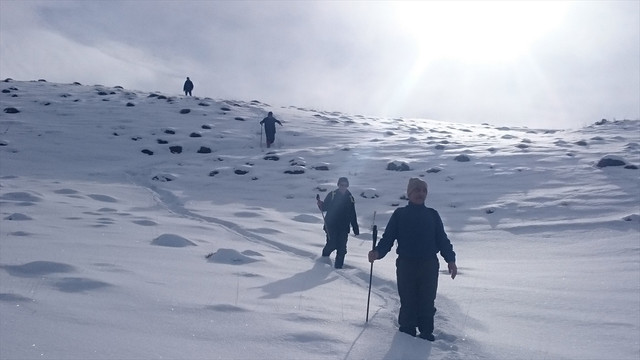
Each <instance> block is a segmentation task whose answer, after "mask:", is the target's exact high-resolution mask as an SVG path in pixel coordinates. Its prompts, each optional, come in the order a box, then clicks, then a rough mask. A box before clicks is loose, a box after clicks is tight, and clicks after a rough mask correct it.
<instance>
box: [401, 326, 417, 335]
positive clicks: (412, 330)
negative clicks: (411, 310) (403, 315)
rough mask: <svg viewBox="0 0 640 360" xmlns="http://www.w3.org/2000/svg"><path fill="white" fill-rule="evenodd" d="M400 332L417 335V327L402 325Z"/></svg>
mask: <svg viewBox="0 0 640 360" xmlns="http://www.w3.org/2000/svg"><path fill="white" fill-rule="evenodd" d="M400 332H403V333H405V334H407V335H411V336H413V337H416V328H413V329H412V328H408V327H403V326H400Z"/></svg>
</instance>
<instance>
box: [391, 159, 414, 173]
mask: <svg viewBox="0 0 640 360" xmlns="http://www.w3.org/2000/svg"><path fill="white" fill-rule="evenodd" d="M387 170H391V171H409V170H411V167H410V166H409V165H408V164H407V163H406V162H404V161H392V162H390V163H388V164H387Z"/></svg>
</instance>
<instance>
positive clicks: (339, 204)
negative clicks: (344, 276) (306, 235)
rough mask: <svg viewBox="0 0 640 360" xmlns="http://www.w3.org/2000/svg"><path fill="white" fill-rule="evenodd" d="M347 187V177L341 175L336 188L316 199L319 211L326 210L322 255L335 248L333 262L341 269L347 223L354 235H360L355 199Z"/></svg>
mask: <svg viewBox="0 0 640 360" xmlns="http://www.w3.org/2000/svg"><path fill="white" fill-rule="evenodd" d="M348 189H349V179H347V178H346V177H341V178H340V179H338V189H336V190H333V191H332V192H330V193H329V194H327V196H326V197H325V198H324V201H320V199H318V200H317V202H318V208H320V211H326V212H327V216H326V217H325V224H324V225H325V231H326V233H327V240H326V241H327V243H326V245H325V246H324V248H323V249H322V256H324V257H327V256H329V255H331V253H332V252H333V250H337V253H336V261H335V263H334V267H335V268H336V269H342V265H343V264H344V256H345V255H346V254H347V239H348V237H349V225H351V227H352V228H353V233H354V234H355V235H360V228H359V227H358V218H357V216H356V206H355V200H354V198H353V195H351V193H350V192H349V190H348Z"/></svg>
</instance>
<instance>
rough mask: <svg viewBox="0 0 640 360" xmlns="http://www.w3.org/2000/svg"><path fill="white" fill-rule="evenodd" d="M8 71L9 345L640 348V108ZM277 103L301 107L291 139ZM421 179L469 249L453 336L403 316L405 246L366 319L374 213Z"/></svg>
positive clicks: (265, 349) (1, 238)
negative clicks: (387, 111)
mask: <svg viewBox="0 0 640 360" xmlns="http://www.w3.org/2000/svg"><path fill="white" fill-rule="evenodd" d="M0 88H1V89H2V93H1V94H0V99H1V102H2V106H1V108H2V109H3V112H1V113H0V206H1V208H0V225H1V226H0V358H2V359H345V360H346V359H349V360H351V359H433V360H440V359H635V360H637V359H638V358H639V357H640V341H639V339H640V208H639V207H640V181H639V180H640V178H639V174H640V171H639V170H637V166H638V165H640V121H638V120H624V121H608V122H599V123H598V124H594V125H592V126H588V127H585V128H581V129H571V130H544V129H527V128H511V127H500V128H496V127H494V126H491V125H486V124H485V125H468V124H455V123H446V122H438V121H433V120H420V119H385V118H372V117H367V116H363V115H348V114H343V113H336V112H330V111H320V110H313V109H302V108H296V107H287V108H271V107H270V106H269V105H267V104H263V103H260V102H259V101H228V100H214V99H210V98H192V97H189V98H185V97H182V96H167V95H163V94H150V93H146V92H141V91H130V90H126V89H123V88H121V87H107V86H101V85H96V86H84V85H80V84H54V83H48V82H45V81H30V82H22V81H5V82H2V83H0ZM150 95H151V96H150ZM154 95H160V96H154ZM8 108H15V109H16V110H18V111H19V112H17V113H11V112H8V111H9V110H8ZM267 111H273V112H274V114H275V116H276V117H277V118H278V119H280V120H281V121H282V122H283V124H284V126H283V127H278V128H277V130H278V133H277V134H276V143H275V146H274V148H272V149H265V148H263V147H262V146H261V145H262V144H263V143H264V138H262V141H261V128H260V126H259V124H258V122H259V121H260V120H261V119H262V118H263V117H264V116H265V115H266V112H267ZM594 120H599V119H594ZM175 146H181V147H182V152H177V151H176V150H175V148H174V151H173V152H172V151H171V147H175ZM208 150H210V152H208ZM143 151H144V152H143ZM148 154H151V155H148ZM462 155H464V156H462ZM603 159H614V160H620V161H621V162H623V163H624V164H625V165H626V166H609V167H598V166H597V164H598V163H599V162H600V161H601V160H603ZM465 160H468V161H465ZM389 164H394V165H403V164H406V165H407V166H408V167H409V168H410V170H408V171H392V170H387V167H388V166H389ZM340 176H347V177H349V179H350V182H351V187H350V190H351V192H352V193H353V194H354V196H355V198H356V209H357V213H358V219H359V223H360V229H361V234H360V235H359V236H353V235H350V238H349V245H348V246H349V248H348V249H349V253H348V254H347V257H346V261H345V268H344V269H342V270H335V269H334V268H333V267H332V265H331V261H323V260H322V259H321V258H320V257H319V255H320V252H321V248H322V246H323V244H324V234H323V232H322V221H323V220H322V215H321V213H320V211H319V210H318V208H317V207H316V201H315V197H316V194H320V195H321V197H324V195H325V194H326V192H327V191H330V190H332V189H334V188H335V184H336V181H337V179H338V178H339V177H340ZM414 176H420V177H422V178H423V179H425V180H426V181H427V182H428V184H429V195H428V198H427V205H428V206H430V207H433V208H435V209H437V210H438V211H439V212H440V214H441V216H442V218H443V221H444V223H445V228H446V230H447V232H448V234H449V237H450V238H451V240H452V243H453V244H454V249H455V251H456V252H457V254H458V257H457V259H458V260H457V264H458V267H459V270H460V272H459V275H458V277H457V278H456V279H455V280H451V278H450V277H448V276H447V274H446V272H445V269H446V267H444V266H443V267H441V272H442V274H441V277H440V287H439V292H438V298H437V300H436V306H437V308H438V312H437V314H436V331H435V335H436V341H435V342H433V343H431V342H428V341H424V340H421V339H416V338H412V337H409V336H407V335H405V334H401V333H399V332H398V331H397V320H396V317H397V313H398V307H399V302H398V295H397V292H396V287H395V262H394V259H395V254H394V253H390V254H389V255H388V256H387V257H386V258H385V259H383V260H381V261H377V262H376V263H375V264H374V268H373V286H372V289H371V304H370V310H369V322H368V323H365V317H366V315H367V314H366V304H367V293H368V286H369V273H370V264H369V263H368V262H367V258H366V254H367V252H368V251H369V249H370V248H371V244H372V234H371V226H372V224H373V223H374V214H375V224H377V225H378V227H379V228H380V233H382V231H383V230H384V226H385V225H386V222H387V221H388V219H389V217H390V215H391V213H392V212H393V210H394V209H396V208H397V207H398V206H403V205H404V204H405V202H406V201H405V200H404V192H405V189H406V184H407V181H408V179H409V178H410V177H414ZM332 258H333V256H332ZM442 263H443V261H442Z"/></svg>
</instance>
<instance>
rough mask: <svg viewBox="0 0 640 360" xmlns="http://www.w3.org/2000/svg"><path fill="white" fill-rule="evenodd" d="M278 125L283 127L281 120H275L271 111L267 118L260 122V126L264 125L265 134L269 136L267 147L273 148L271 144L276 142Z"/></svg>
mask: <svg viewBox="0 0 640 360" xmlns="http://www.w3.org/2000/svg"><path fill="white" fill-rule="evenodd" d="M276 123H278V124H280V126H282V123H281V122H280V120H278V119H276V118H274V117H273V113H272V112H271V111H269V114H267V117H266V118H264V119H262V121H260V125H262V124H264V132H265V134H266V135H267V147H271V144H273V142H274V141H275V140H276ZM261 141H262V140H261Z"/></svg>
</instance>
